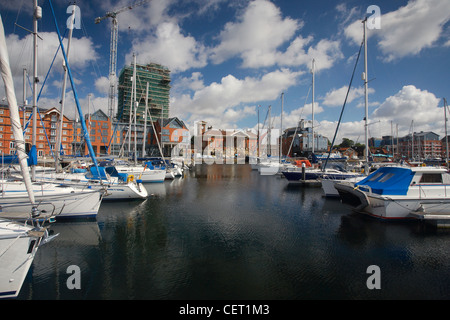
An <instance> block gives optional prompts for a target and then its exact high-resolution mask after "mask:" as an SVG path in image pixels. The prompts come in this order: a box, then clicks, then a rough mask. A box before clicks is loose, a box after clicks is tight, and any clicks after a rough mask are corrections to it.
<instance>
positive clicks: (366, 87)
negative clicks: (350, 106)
mask: <svg viewBox="0 0 450 320" xmlns="http://www.w3.org/2000/svg"><path fill="white" fill-rule="evenodd" d="M366 24H367V18H366V19H364V20H363V27H364V33H363V34H364V73H363V81H364V105H365V117H364V120H365V124H364V129H365V130H364V143H365V144H366V147H365V148H364V158H365V165H364V174H366V175H367V174H368V169H369V162H368V161H369V135H368V130H369V126H368V121H369V98H368V93H369V91H368V82H369V81H368V77H367V36H366Z"/></svg>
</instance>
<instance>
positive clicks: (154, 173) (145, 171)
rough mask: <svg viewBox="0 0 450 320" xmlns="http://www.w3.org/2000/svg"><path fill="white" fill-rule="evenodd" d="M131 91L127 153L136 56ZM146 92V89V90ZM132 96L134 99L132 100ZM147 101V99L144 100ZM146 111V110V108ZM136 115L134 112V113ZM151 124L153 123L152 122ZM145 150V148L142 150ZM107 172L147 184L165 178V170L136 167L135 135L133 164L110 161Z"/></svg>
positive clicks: (129, 139) (129, 128)
mask: <svg viewBox="0 0 450 320" xmlns="http://www.w3.org/2000/svg"><path fill="white" fill-rule="evenodd" d="M133 65H134V67H133V90H131V99H130V100H131V105H130V115H129V123H128V152H129V153H131V151H130V148H131V134H130V132H131V117H132V113H133V105H136V101H135V97H136V93H135V91H136V86H135V82H136V56H135V55H133ZM147 92H148V89H147ZM133 95H134V98H133ZM145 100H146V101H147V99H145ZM146 110H147V108H146ZM134 113H135V115H136V111H135V112H134ZM152 124H153V121H152ZM144 149H145V148H144ZM105 167H107V170H108V169H109V168H110V167H114V168H115V170H117V172H118V173H119V174H128V175H129V176H130V177H131V176H132V177H133V179H138V180H140V181H142V182H144V183H149V182H164V180H165V178H166V169H165V168H164V169H158V168H154V167H153V166H150V165H149V164H144V165H138V164H137V152H136V135H135V152H134V163H130V162H128V161H125V160H114V161H110V163H109V164H105ZM109 170H110V169H109Z"/></svg>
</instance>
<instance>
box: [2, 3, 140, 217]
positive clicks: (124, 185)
mask: <svg viewBox="0 0 450 320" xmlns="http://www.w3.org/2000/svg"><path fill="white" fill-rule="evenodd" d="M75 14H76V10H73V11H72V16H71V17H70V19H69V25H68V29H69V35H68V45H67V60H69V53H70V44H71V40H72V32H73V22H74V20H75ZM63 68H64V78H63V86H62V97H61V112H60V121H59V126H58V130H57V131H58V134H57V141H56V152H55V170H54V171H42V172H41V173H40V174H35V181H39V182H43V183H57V184H58V187H57V189H58V191H59V192H65V193H67V192H68V193H73V189H74V188H77V189H85V190H89V191H90V190H91V189H105V190H106V193H105V197H104V200H125V199H126V200H129V199H145V198H147V196H148V192H147V189H145V187H144V186H143V185H142V184H141V183H139V182H137V181H135V180H131V179H129V178H128V177H127V176H125V177H123V176H120V177H119V175H115V176H114V175H113V174H111V175H110V174H105V175H103V176H100V175H99V174H97V170H91V171H89V172H88V173H87V174H86V173H66V172H63V171H62V169H61V164H60V163H61V161H60V160H61V159H60V157H59V156H60V152H59V151H60V145H61V136H62V127H63V118H64V104H65V100H66V99H65V96H66V83H67V76H68V68H67V66H66V63H65V62H64V63H63ZM100 171H101V172H104V171H102V170H101V169H100ZM63 187H64V188H63ZM69 187H70V188H69ZM51 188H53V189H55V187H52V186H51V185H48V186H47V191H48V190H49V189H51ZM42 189H43V188H42ZM10 192H11V191H10ZM56 210H57V211H58V209H56ZM66 210H67V209H66ZM84 212H85V213H87V212H88V210H84Z"/></svg>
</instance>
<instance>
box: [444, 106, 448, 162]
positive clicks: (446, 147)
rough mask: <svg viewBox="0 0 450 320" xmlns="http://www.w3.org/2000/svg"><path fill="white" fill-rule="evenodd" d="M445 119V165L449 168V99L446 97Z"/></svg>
mask: <svg viewBox="0 0 450 320" xmlns="http://www.w3.org/2000/svg"><path fill="white" fill-rule="evenodd" d="M444 119H445V165H446V167H447V169H448V168H449V164H448V135H447V100H445V98H444Z"/></svg>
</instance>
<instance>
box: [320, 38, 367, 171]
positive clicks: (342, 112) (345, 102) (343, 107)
mask: <svg viewBox="0 0 450 320" xmlns="http://www.w3.org/2000/svg"><path fill="white" fill-rule="evenodd" d="M363 45H364V41H363V42H361V46H360V47H359V52H358V57H357V58H356V63H355V66H354V67H353V73H352V77H351V78H350V84H349V86H348V89H347V94H346V95H345V100H344V104H343V106H342V110H341V114H340V116H339V121H338V124H337V127H336V131H335V132H334V137H333V141H332V142H331V146H330V152H328V156H327V159H326V160H325V165H324V166H323V169H322V170H325V168H326V167H327V163H328V160H329V159H330V155H331V150H333V146H334V142H335V140H336V136H337V133H338V130H339V126H340V124H341V120H342V115H343V114H344V109H345V105H346V104H347V98H348V94H349V93H350V88H351V86H352V83H353V77H354V76H355V71H356V66H357V65H358V61H359V57H360V56H361V50H362V48H363ZM368 147H369V146H366V148H368Z"/></svg>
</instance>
